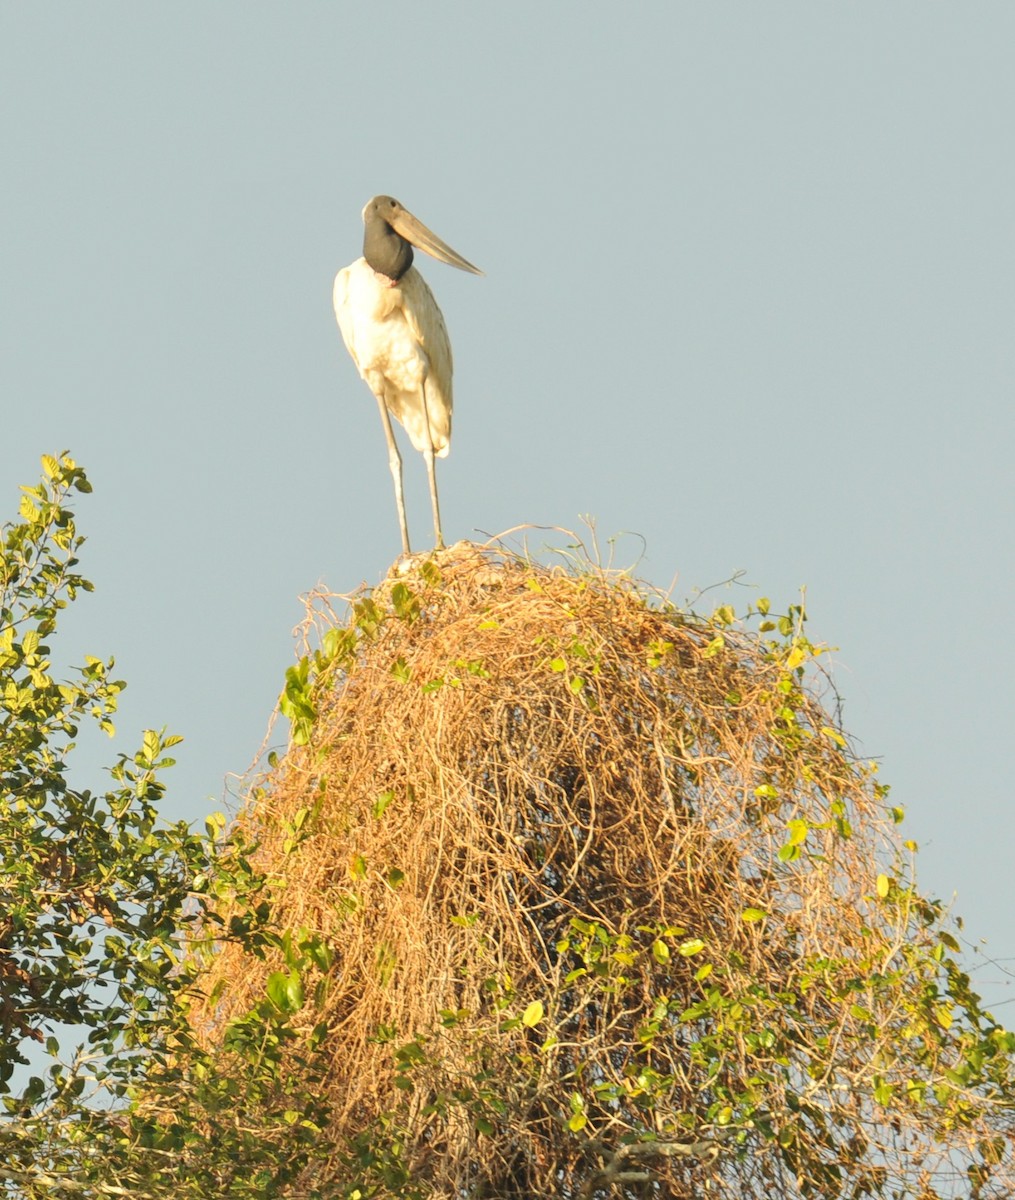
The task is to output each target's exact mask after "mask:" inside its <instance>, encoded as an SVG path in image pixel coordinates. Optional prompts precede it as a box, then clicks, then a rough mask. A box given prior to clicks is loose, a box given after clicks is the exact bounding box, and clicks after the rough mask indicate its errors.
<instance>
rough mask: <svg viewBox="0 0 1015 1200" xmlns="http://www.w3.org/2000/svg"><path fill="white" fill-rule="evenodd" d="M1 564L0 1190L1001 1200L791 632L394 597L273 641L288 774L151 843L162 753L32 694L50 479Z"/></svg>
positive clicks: (887, 879)
mask: <svg viewBox="0 0 1015 1200" xmlns="http://www.w3.org/2000/svg"><path fill="white" fill-rule="evenodd" d="M43 469H44V476H43V479H42V480H41V482H40V483H39V484H38V485H37V486H33V487H29V488H25V489H24V492H23V499H22V503H21V510H20V514H19V519H18V520H17V521H16V522H14V523H11V524H9V525H7V526H5V527H4V529H3V535H2V557H0V581H2V585H3V587H2V608H0V687H2V689H3V707H2V709H0V781H2V788H0V818H2V820H0V1097H2V1100H3V1106H4V1114H3V1116H2V1118H0V1181H2V1183H3V1185H4V1187H5V1189H6V1193H7V1194H8V1195H11V1196H14V1197H22V1198H24V1200H29V1198H31V1200H35V1198H36V1197H42V1196H47V1197H52V1196H63V1195H67V1196H96V1197H98V1196H110V1195H119V1196H124V1195H126V1196H132V1197H142V1198H144V1197H150V1198H152V1200H155V1198H161V1197H170V1196H172V1197H188V1196H189V1197H195V1198H196V1197H209V1196H222V1197H226V1196H228V1197H240V1198H244V1200H260V1198H263V1200H268V1198H270V1197H292V1198H294V1200H296V1198H303V1200H311V1198H314V1197H320V1198H324V1197H348V1198H350V1200H366V1198H367V1197H379V1198H380V1197H396V1196H397V1197H406V1198H419V1200H422V1198H424V1197H438V1196H439V1197H447V1198H449V1200H450V1198H452V1197H454V1198H458V1197H462V1198H463V1200H464V1198H466V1197H499V1198H504V1200H508V1198H510V1197H518V1198H521V1197H526V1198H528V1197H534V1196H560V1197H569V1198H573V1200H610V1198H613V1197H617V1198H625V1200H636V1198H641V1197H644V1196H650V1195H654V1196H675V1197H682V1196H716V1197H730V1198H731V1200H732V1198H733V1197H736V1198H737V1200H742V1198H744V1197H752V1196H755V1197H762V1196H775V1197H794V1196H800V1197H822V1198H824V1197H841V1198H842V1200H847V1198H849V1200H853V1198H860V1197H884V1198H885V1200H889V1198H895V1197H898V1198H899V1200H902V1198H903V1197H907V1198H908V1197H912V1198H913V1200H933V1197H935V1196H939V1197H946V1196H959V1195H961V1196H969V1197H982V1198H987V1197H995V1196H996V1197H1001V1196H1008V1195H1010V1194H1012V1191H1013V1190H1015V1189H1013V1179H1012V1175H1013V1170H1012V1161H1013V1159H1012V1131H1013V1125H1012V1106H1013V1101H1015V1082H1013V1076H1012V1067H1013V1053H1012V1052H1013V1050H1015V1038H1013V1035H1012V1034H1011V1033H1009V1032H1008V1031H1007V1030H1005V1029H1004V1028H1003V1027H1002V1026H1001V1025H999V1024H998V1023H997V1022H996V1021H995V1020H994V1019H993V1017H992V1016H991V1015H990V1014H989V1013H987V1012H985V1011H984V1010H983V1007H982V1005H981V1002H980V1000H979V998H978V996H977V995H976V994H975V992H974V991H973V989H972V987H971V985H970V980H969V978H968V975H967V974H966V972H965V970H964V967H963V964H962V961H961V956H960V954H959V945H958V942H957V941H956V940H955V936H954V933H953V932H952V930H951V929H950V927H949V925H948V922H947V920H946V916H945V914H944V912H943V909H942V907H941V905H940V904H939V903H938V902H937V901H935V900H933V899H931V898H928V897H926V896H924V895H922V893H921V892H920V890H919V888H918V886H917V883H916V879H915V874H914V870H913V852H914V850H915V846H914V845H913V843H911V842H908V841H904V840H902V836H901V833H900V832H899V825H900V822H901V821H902V812H901V810H900V809H899V808H898V807H896V806H894V805H893V804H892V802H891V800H890V798H889V796H888V792H887V789H886V788H885V787H884V786H883V785H882V783H881V782H880V780H879V778H878V774H877V771H876V769H875V767H874V765H873V764H872V763H870V762H867V761H864V760H862V759H860V758H858V757H857V756H856V755H855V754H854V753H853V751H852V748H851V745H850V742H849V739H848V736H847V734H846V732H845V731H844V730H843V729H842V728H841V727H840V723H839V721H838V720H837V719H836V716H835V713H836V708H835V704H834V700H835V697H834V693H833V692H831V691H829V689H828V685H827V681H825V680H824V677H823V675H822V672H821V665H822V662H823V661H824V659H823V650H822V647H820V646H816V645H814V644H812V642H811V641H810V640H809V638H808V637H807V634H806V622H805V616H806V615H805V613H804V612H803V611H802V609H801V608H799V607H797V608H793V609H791V611H789V612H788V613H786V614H783V615H776V614H773V613H771V612H770V611H769V605H768V604H767V602H765V601H763V600H759V601H757V602H756V603H755V604H754V605H753V606H752V607H751V608H750V609H749V610H748V611H747V612H746V613H745V614H742V616H740V617H738V616H737V614H736V613H735V612H734V611H733V609H732V607H731V606H729V605H720V606H719V607H718V608H716V609H715V610H714V611H712V612H709V613H706V614H696V613H691V612H687V611H683V610H678V609H676V608H674V607H673V606H671V605H669V604H668V603H666V602H664V601H662V600H661V599H660V598H659V597H657V596H655V595H653V594H652V593H651V592H650V591H649V590H647V589H645V588H643V587H641V586H639V585H636V584H635V583H633V582H632V581H631V580H630V579H628V578H627V577H625V576H623V575H618V574H615V573H613V572H610V571H607V570H604V569H600V568H599V567H597V566H596V565H594V564H593V563H590V562H588V561H587V560H585V561H579V562H574V561H573V562H571V563H570V564H568V565H566V566H558V567H555V568H551V567H547V566H545V565H540V564H538V563H535V562H532V561H529V560H528V559H526V558H525V557H523V556H518V555H514V554H509V553H506V552H504V551H503V550H500V549H497V548H492V549H491V548H478V547H461V546H460V547H455V548H452V549H451V550H449V551H447V552H444V553H442V554H439V555H436V556H434V557H432V558H430V559H428V560H426V561H423V560H420V559H416V560H412V561H411V562H410V563H408V564H407V566H406V567H404V568H403V570H402V572H401V573H395V574H393V575H392V577H391V578H389V579H388V580H386V581H385V582H384V583H383V584H382V585H381V586H380V587H379V588H377V589H375V590H373V591H362V592H361V593H359V594H357V595H356V596H355V597H353V598H352V599H351V601H350V602H349V603H348V605H347V606H346V607H345V609H344V610H341V611H338V612H336V611H335V610H334V609H333V608H332V607H331V598H330V597H325V596H317V597H316V598H315V600H314V602H313V604H312V606H311V611H310V615H309V617H308V623H307V627H306V630H305V641H306V644H305V646H304V647H303V652H302V653H301V656H300V657H299V659H298V660H297V662H296V663H295V665H294V666H293V667H292V668H291V669H290V670H289V672H288V673H287V677H286V680H285V686H284V689H283V693H282V697H281V700H280V707H281V710H282V712H283V713H284V714H285V716H287V717H288V718H289V720H290V722H291V734H290V739H289V745H288V747H287V748H286V750H285V752H284V753H279V754H272V755H271V756H270V757H269V759H268V760H267V761H266V763H265V764H264V768H263V771H262V772H261V773H260V774H259V775H258V777H257V778H255V779H254V780H252V782H251V785H250V789H249V795H248V798H247V802H246V804H245V806H244V808H243V809H242V811H241V812H240V813H239V814H238V815H237V817H236V819H235V820H234V821H233V822H231V823H227V822H226V820H225V818H224V817H222V816H221V815H220V814H212V815H211V816H210V817H209V819H208V822H207V825H206V829H205V831H204V832H203V833H201V834H198V833H196V832H194V831H193V830H191V829H189V828H188V827H187V826H186V825H184V824H182V823H176V824H169V823H165V822H164V821H162V820H161V818H160V815H159V808H160V804H161V801H162V799H163V795H164V783H163V775H164V772H165V771H166V770H167V769H168V768H169V767H171V766H172V759H171V757H170V756H169V754H170V752H171V751H172V748H173V746H174V745H175V744H176V743H177V742H178V741H179V740H180V739H179V738H177V737H175V736H172V735H168V734H166V733H165V731H162V732H158V731H155V730H148V731H146V732H144V733H143V734H142V736H141V739H140V745H139V747H138V749H137V750H136V752H135V753H134V754H131V755H119V756H117V757H116V759H115V761H114V762H113V763H112V764H111V766H110V770H109V781H108V783H107V784H106V785H105V786H104V787H101V788H95V789H92V790H84V789H80V788H79V787H77V786H76V782H72V777H71V774H70V770H69V766H70V763H71V762H72V761H73V751H74V743H75V739H76V738H77V737H78V735H79V729H80V728H81V726H82V725H83V724H84V723H85V722H96V723H97V724H98V725H99V727H100V728H103V729H106V730H107V731H110V730H111V729H112V724H111V722H112V719H113V716H114V714H115V710H116V702H117V697H118V696H119V694H120V692H121V691H122V689H123V687H124V684H123V682H122V681H120V680H118V679H116V678H115V675H114V664H113V661H112V660H111V659H108V658H92V657H89V658H87V659H86V660H85V662H84V664H83V665H82V666H81V667H79V668H78V669H77V670H76V671H75V672H74V673H73V676H72V678H71V679H70V680H58V679H57V678H56V672H55V670H54V668H53V666H52V661H53V652H52V648H51V647H52V643H53V640H54V636H55V634H56V631H57V625H58V619H59V616H60V613H61V612H62V610H63V609H64V608H65V607H66V605H67V604H68V603H70V602H72V601H73V600H74V599H75V598H76V597H77V596H78V595H79V594H80V593H82V592H86V591H89V590H90V586H91V585H90V584H89V583H88V582H87V580H85V579H84V578H83V577H82V576H81V575H80V574H79V573H78V565H79V564H78V558H77V556H78V553H79V551H80V548H81V545H82V540H83V539H82V538H81V537H80V536H79V535H78V533H77V530H76V524H75V519H74V516H73V514H72V512H71V508H70V503H71V497H72V495H73V494H74V493H75V492H77V493H86V492H88V491H89V485H88V482H87V479H86V477H85V475H84V472H83V471H82V470H81V469H80V468H79V467H78V466H77V465H76V464H75V463H74V462H73V461H72V460H71V459H70V458H69V457H68V456H66V455H61V456H59V457H58V458H49V457H47V458H44V459H43Z"/></svg>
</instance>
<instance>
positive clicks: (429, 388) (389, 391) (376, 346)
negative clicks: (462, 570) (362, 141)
mask: <svg viewBox="0 0 1015 1200" xmlns="http://www.w3.org/2000/svg"><path fill="white" fill-rule="evenodd" d="M363 225H364V232H363V257H362V258H358V259H357V260H356V261H355V262H354V263H351V264H350V265H349V266H348V267H344V268H343V269H342V270H341V271H339V272H338V274H337V275H336V276H335V291H334V303H335V318H336V320H337V321H338V327H339V329H340V330H341V332H342V338H343V340H344V342H345V345H346V349H347V350H348V351H349V354H350V355H351V356H352V360H353V362H354V363H355V364H356V368H357V370H358V371H359V373H360V375H361V377H362V378H363V379H364V381H365V382H366V384H367V386H368V387H369V388H370V390H371V392H373V394H374V397H375V398H376V400H377V404H378V407H379V409H380V413H381V422H382V424H383V426H384V436H385V439H386V440H387V443H388V466H389V467H390V469H391V477H392V480H393V481H394V484H395V504H396V505H397V508H398V520H399V524H400V526H401V531H402V550H403V552H404V554H405V555H409V554H411V553H412V551H411V550H410V548H409V528H408V525H407V523H406V519H405V498H404V495H403V493H402V457H401V455H400V454H399V452H398V445H397V443H396V441H395V435H394V431H393V430H392V427H391V418H392V417H394V418H395V420H396V421H398V422H399V424H401V426H402V428H403V429H404V430H405V431H406V433H407V434H408V435H409V441H410V442H412V444H413V446H414V447H415V448H416V449H417V450H418V451H419V452H420V453H421V454H422V455H423V459H424V461H425V463H426V471H427V477H428V479H429V483H430V503H431V505H432V507H433V524H434V538H435V541H436V548H437V549H438V550H440V549H443V547H444V535H443V533H442V531H441V514H440V504H439V502H438V499H437V477H436V474H435V472H434V457H435V456H436V457H437V458H444V457H445V456H446V455H447V453H448V448H449V446H450V443H451V408H452V392H451V374H452V366H453V364H452V357H451V342H450V340H449V339H448V331H447V326H446V325H445V324H444V317H443V315H442V314H441V310H440V309H439V308H438V307H437V301H436V300H435V299H434V295H433V292H431V291H430V288H429V287H428V286H427V283H426V280H425V279H424V278H423V276H422V275H421V274H420V273H419V272H418V271H417V270H416V268H415V267H414V266H413V265H412V260H413V247H414V246H415V247H416V248H417V249H419V250H423V251H425V252H426V253H427V254H429V255H431V257H433V258H436V259H437V260H438V261H440V262H444V263H448V264H449V265H450V266H452V267H457V268H458V269H459V270H461V271H469V272H470V273H471V274H473V275H482V274H483V272H482V271H481V270H480V269H479V268H478V267H474V266H473V265H472V263H470V262H469V261H468V260H467V259H464V258H463V257H462V256H461V255H460V254H458V253H457V251H455V250H452V249H451V247H450V246H449V245H448V244H447V243H446V242H443V241H441V239H440V238H439V237H438V236H437V235H436V234H435V233H434V232H433V231H432V230H430V229H428V228H427V227H426V226H425V225H424V224H423V222H422V221H420V220H419V218H418V217H414V216H413V215H412V213H410V212H409V211H408V210H407V209H406V208H404V207H403V206H402V205H401V204H400V203H399V202H398V201H397V200H395V199H394V198H393V197H392V196H374V198H373V199H372V200H369V201H368V202H367V204H366V205H365V207H364V209H363Z"/></svg>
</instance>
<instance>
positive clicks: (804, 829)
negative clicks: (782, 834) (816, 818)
mask: <svg viewBox="0 0 1015 1200" xmlns="http://www.w3.org/2000/svg"><path fill="white" fill-rule="evenodd" d="M786 828H787V829H788V830H789V844H790V845H791V846H802V845H803V843H804V842H806V841H807V834H808V832H809V830H810V826H809V825H808V824H807V822H806V821H801V820H799V819H796V820H792V821H787V822H786Z"/></svg>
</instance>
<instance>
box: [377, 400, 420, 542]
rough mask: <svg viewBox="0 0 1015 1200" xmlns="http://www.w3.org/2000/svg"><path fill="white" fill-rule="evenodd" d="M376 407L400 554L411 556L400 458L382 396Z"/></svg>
mask: <svg viewBox="0 0 1015 1200" xmlns="http://www.w3.org/2000/svg"><path fill="white" fill-rule="evenodd" d="M377 405H378V407H379V408H380V410H381V424H382V425H383V426H384V436H385V438H386V439H387V443H388V466H389V467H390V468H391V478H392V479H393V480H394V483H395V504H396V505H397V506H398V523H399V525H400V526H401V529H402V552H403V553H404V554H411V553H412V551H411V550H410V549H409V526H408V525H407V524H406V521H405V496H404V495H403V494H402V456H401V455H400V454H399V453H398V443H397V442H396V441H395V431H394V430H393V429H392V428H391V416H390V415H389V413H388V406H387V405H386V404H385V403H384V397H383V396H378V397H377Z"/></svg>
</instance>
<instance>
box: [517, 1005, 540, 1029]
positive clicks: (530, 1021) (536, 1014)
mask: <svg viewBox="0 0 1015 1200" xmlns="http://www.w3.org/2000/svg"><path fill="white" fill-rule="evenodd" d="M542 1019H543V1002H542V1001H541V1000H533V1001H532V1003H531V1004H530V1005H529V1006H528V1008H526V1010H525V1012H523V1013H522V1024H523V1025H527V1026H528V1027H529V1028H530V1029H532V1028H533V1027H534V1026H536V1025H538V1024H539V1022H540V1021H541V1020H542Z"/></svg>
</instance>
